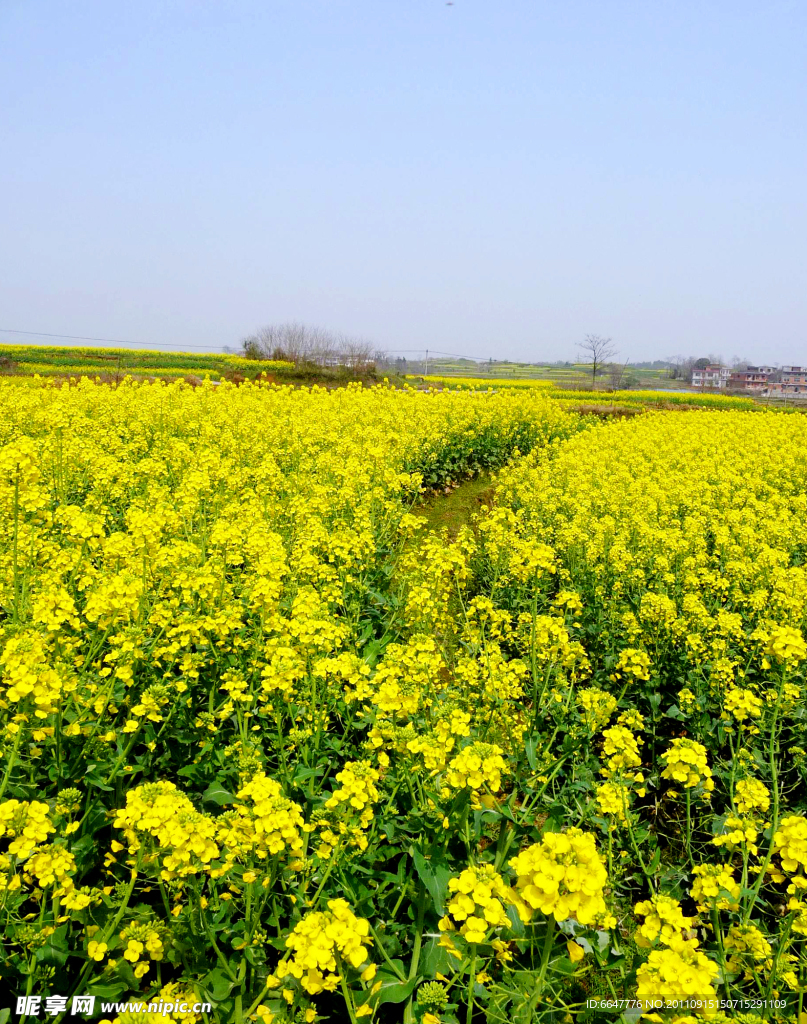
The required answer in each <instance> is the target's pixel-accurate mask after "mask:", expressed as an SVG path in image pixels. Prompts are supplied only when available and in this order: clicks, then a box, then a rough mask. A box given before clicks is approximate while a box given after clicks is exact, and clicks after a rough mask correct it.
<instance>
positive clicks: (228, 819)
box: [215, 772, 303, 860]
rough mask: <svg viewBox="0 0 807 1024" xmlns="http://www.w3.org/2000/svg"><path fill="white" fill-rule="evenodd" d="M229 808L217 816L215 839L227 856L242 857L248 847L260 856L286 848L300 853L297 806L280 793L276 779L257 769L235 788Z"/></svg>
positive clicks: (301, 817) (300, 843) (299, 825)
mask: <svg viewBox="0 0 807 1024" xmlns="http://www.w3.org/2000/svg"><path fill="white" fill-rule="evenodd" d="M236 796H237V798H238V801H239V802H237V803H236V804H235V807H234V809H233V810H231V811H226V812H225V813H224V814H222V815H220V816H219V818H217V819H216V822H215V825H216V840H217V842H219V843H220V844H221V845H222V846H223V847H225V848H226V849H227V853H228V859H231V858H233V857H236V856H240V857H243V856H245V855H246V854H247V853H248V852H249V851H250V850H254V851H255V853H256V854H257V856H258V857H259V858H260V859H261V860H263V859H265V858H266V857H267V856H268V855H271V856H273V857H274V856H276V855H277V854H279V853H282V852H284V851H285V850H288V852H289V854H290V855H291V856H293V857H298V856H299V855H300V854H301V853H302V849H303V840H302V836H301V834H300V830H301V829H302V827H303V816H302V812H301V810H300V807H299V806H298V805H297V804H296V803H294V801H292V800H288V799H287V798H286V797H284V796H283V795H282V789H281V786H280V783H279V782H276V781H275V780H274V779H270V778H267V776H266V775H265V774H264V773H263V772H258V773H257V774H255V775H253V777H252V778H251V779H250V780H249V782H247V783H246V785H244V786H242V787H241V789H239V790H238V793H237V794H236Z"/></svg>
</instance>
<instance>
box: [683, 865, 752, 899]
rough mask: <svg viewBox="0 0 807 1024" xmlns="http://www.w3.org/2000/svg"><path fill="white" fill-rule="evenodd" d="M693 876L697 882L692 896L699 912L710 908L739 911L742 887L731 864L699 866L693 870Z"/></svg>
mask: <svg viewBox="0 0 807 1024" xmlns="http://www.w3.org/2000/svg"><path fill="white" fill-rule="evenodd" d="M692 874H693V875H694V876H695V881H694V882H693V885H692V892H691V895H692V899H693V900H695V902H696V903H697V905H698V910H708V909H709V907H710V906H714V907H716V908H717V909H718V910H737V909H738V906H739V904H738V903H737V900H739V898H740V886H739V883H738V882H736V881H735V879H734V869H733V868H732V866H731V865H730V864H699V865H698V866H697V867H695V868H693V869H692Z"/></svg>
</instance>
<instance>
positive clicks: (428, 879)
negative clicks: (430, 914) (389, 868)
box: [411, 846, 451, 917]
mask: <svg viewBox="0 0 807 1024" xmlns="http://www.w3.org/2000/svg"><path fill="white" fill-rule="evenodd" d="M411 852H412V859H413V860H414V862H415V871H417V873H418V875H419V876H420V880H421V882H423V884H424V885H425V886H426V888H427V890H428V892H429V895H430V896H431V898H432V902H433V904H434V909H435V910H436V911H437V913H438V914H439V915H440V917H443V916H444V915H445V912H446V906H445V898H446V892H447V891H448V880H449V878H451V869H450V868H449V867H448V865H447V864H446V863H445V861H444V860H442V858H440V859H435V858H431V859H430V860H427V859H426V857H424V856H423V854H422V853H421V852H420V850H419V849H418V848H417V847H416V846H413V847H412V850H411Z"/></svg>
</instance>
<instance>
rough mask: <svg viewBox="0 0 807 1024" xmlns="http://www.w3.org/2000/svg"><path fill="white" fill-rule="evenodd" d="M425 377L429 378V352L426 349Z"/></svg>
mask: <svg viewBox="0 0 807 1024" xmlns="http://www.w3.org/2000/svg"><path fill="white" fill-rule="evenodd" d="M423 376H424V377H428V376H429V350H428V349H426V372H425V374H424V375H423Z"/></svg>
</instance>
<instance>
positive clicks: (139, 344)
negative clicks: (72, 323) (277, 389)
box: [0, 327, 224, 352]
mask: <svg viewBox="0 0 807 1024" xmlns="http://www.w3.org/2000/svg"><path fill="white" fill-rule="evenodd" d="M0 334H25V335H28V336H29V337H31V338H64V339H66V340H67V341H100V342H102V343H103V344H106V345H128V346H131V347H134V348H150V349H153V350H154V351H155V352H161V351H162V350H163V349H165V348H178V349H182V350H184V351H186V352H187V351H192V350H189V349H188V348H187V346H185V345H159V346H157V347H155V346H154V345H152V344H151V343H150V342H147V341H121V339H120V338H88V337H86V336H85V335H83V334H48V333H47V332H46V331H13V330H12V329H11V328H10V327H0ZM223 347H224V346H223V345H219V346H214V345H197V346H196V348H197V349H203V350H204V351H206V352H221V351H222V349H223Z"/></svg>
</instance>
